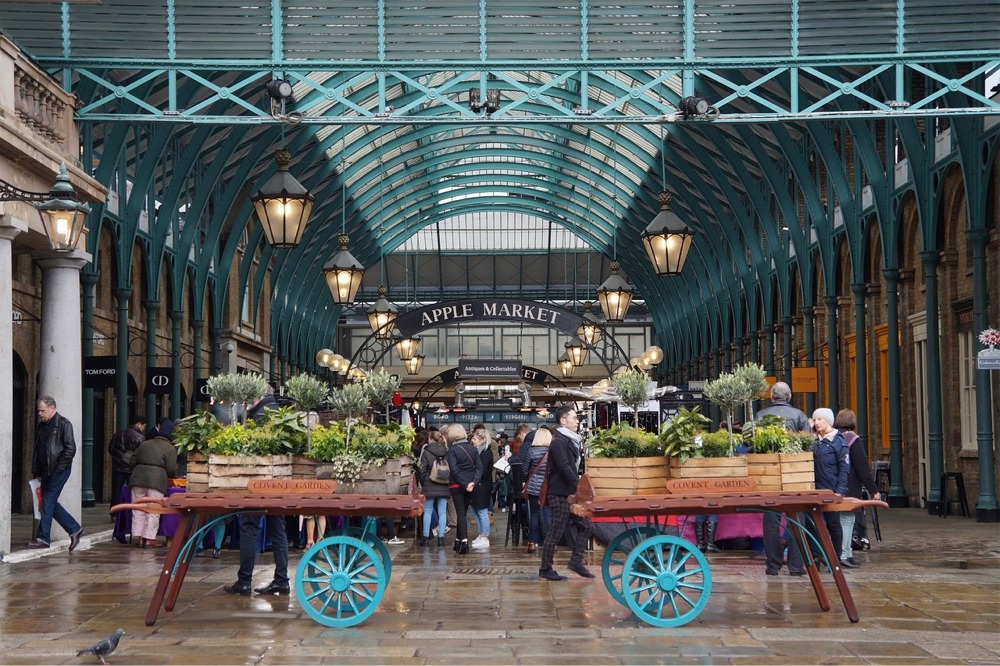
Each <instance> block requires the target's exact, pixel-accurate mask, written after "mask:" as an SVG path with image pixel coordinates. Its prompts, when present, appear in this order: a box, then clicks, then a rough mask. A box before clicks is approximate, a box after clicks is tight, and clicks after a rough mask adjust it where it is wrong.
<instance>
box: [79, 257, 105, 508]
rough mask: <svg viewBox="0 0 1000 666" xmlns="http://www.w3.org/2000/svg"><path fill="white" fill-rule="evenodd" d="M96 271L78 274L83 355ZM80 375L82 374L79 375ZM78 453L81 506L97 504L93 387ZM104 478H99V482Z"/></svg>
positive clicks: (90, 331) (89, 337)
mask: <svg viewBox="0 0 1000 666" xmlns="http://www.w3.org/2000/svg"><path fill="white" fill-rule="evenodd" d="M97 278H98V275H97V273H93V272H91V271H84V272H81V274H80V281H81V282H82V283H83V323H84V325H85V326H86V327H87V328H86V331H85V332H84V335H83V340H82V343H83V356H91V355H93V353H94V288H95V287H96V286H97ZM81 377H82V375H81ZM78 442H80V443H81V444H80V453H81V455H82V457H83V494H82V500H81V501H82V502H83V506H86V507H91V506H94V505H96V504H97V497H96V496H95V495H94V389H92V388H85V389H83V432H81V433H80V439H79V440H78ZM103 481H104V479H103V477H102V478H101V481H100V482H101V483H103Z"/></svg>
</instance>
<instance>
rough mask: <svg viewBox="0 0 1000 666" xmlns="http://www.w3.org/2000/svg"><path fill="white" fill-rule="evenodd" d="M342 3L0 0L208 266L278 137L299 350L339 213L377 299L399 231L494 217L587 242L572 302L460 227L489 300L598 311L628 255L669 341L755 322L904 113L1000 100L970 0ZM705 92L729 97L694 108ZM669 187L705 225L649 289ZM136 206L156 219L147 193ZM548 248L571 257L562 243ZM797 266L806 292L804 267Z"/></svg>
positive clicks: (16, 35)
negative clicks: (487, 267)
mask: <svg viewBox="0 0 1000 666" xmlns="http://www.w3.org/2000/svg"><path fill="white" fill-rule="evenodd" d="M329 5H330V6H328V7H320V6H316V3H309V4H303V3H298V2H295V1H293V0H272V2H269V3H260V4H257V5H252V6H251V5H248V4H247V3H245V2H242V1H236V0H214V1H212V2H202V1H200V0H187V1H183V0H166V1H165V2H164V0H156V1H149V0H129V1H126V0H102V1H101V2H99V3H95V4H89V3H45V2H23V3H18V2H4V3H3V4H2V5H0V30H2V31H3V32H4V34H7V35H8V36H10V37H11V38H12V39H13V40H14V41H15V42H16V43H17V44H18V45H19V46H20V47H21V48H23V49H24V50H25V52H26V53H28V54H29V55H30V56H31V57H33V58H34V59H35V60H36V61H38V62H39V63H41V64H42V65H43V66H45V67H47V68H49V70H50V71H51V72H52V73H53V75H55V76H57V77H61V78H62V80H63V81H64V82H65V83H66V84H67V85H68V86H69V87H70V88H71V89H72V90H73V91H74V92H75V93H76V94H77V95H78V96H79V98H80V100H81V107H80V109H78V111H77V119H78V121H79V122H80V123H82V124H83V126H84V127H85V128H86V130H87V131H86V132H85V136H86V137H87V139H88V141H89V142H90V143H89V145H88V146H85V151H92V155H89V153H88V154H87V155H85V157H92V160H93V163H94V165H95V172H96V173H97V174H98V176H99V178H103V179H104V180H105V182H112V180H113V179H114V178H116V177H117V178H121V177H122V175H121V170H120V169H119V167H120V166H122V165H124V168H125V171H126V172H127V179H128V180H129V181H130V182H131V183H132V184H133V186H134V187H133V192H144V191H147V189H148V188H150V187H152V188H153V191H154V193H155V194H154V196H155V199H156V200H157V202H158V205H159V206H160V208H159V210H160V213H159V215H158V218H162V220H158V221H157V223H155V224H154V225H153V226H152V228H151V230H150V234H151V235H156V234H157V233H161V234H167V233H169V234H172V237H171V240H170V242H171V243H172V246H173V247H174V248H176V249H178V251H179V252H180V254H181V255H182V256H183V253H184V251H187V252H188V256H189V257H190V267H191V271H192V272H193V273H194V275H195V278H194V279H195V280H202V281H203V282H204V281H205V280H207V279H208V278H207V275H208V273H209V268H210V267H211V266H215V267H216V268H218V266H220V265H227V263H228V261H231V258H232V256H234V254H233V253H234V251H235V249H236V247H237V245H238V242H237V240H235V239H237V238H239V237H241V236H243V234H244V232H246V233H247V235H248V240H249V242H250V243H251V244H261V245H262V246H264V241H263V239H262V235H261V231H260V227H259V225H258V224H256V223H255V222H254V221H253V219H252V207H251V205H250V202H249V196H250V195H251V194H252V193H253V192H254V191H256V188H257V187H259V186H260V184H261V183H263V182H264V181H265V180H266V179H267V178H268V176H269V175H270V174H271V173H273V170H274V163H273V161H272V159H271V156H272V155H273V154H274V152H275V150H276V149H278V148H279V147H282V146H286V147H288V148H289V149H290V150H291V152H292V154H293V162H292V165H291V172H292V173H293V175H294V176H295V177H296V178H297V179H298V180H299V181H300V182H301V183H303V184H304V185H305V186H306V187H308V188H309V189H310V191H311V192H312V193H313V194H314V195H315V197H316V206H315V210H314V212H313V216H312V221H311V222H310V223H309V225H308V228H307V229H306V232H305V235H304V239H303V242H302V244H301V245H300V246H299V247H297V248H295V249H292V250H273V249H272V248H269V247H266V246H264V258H265V260H266V261H270V262H272V263H271V265H272V267H273V269H274V271H273V278H272V281H273V286H274V290H273V303H272V311H273V322H274V326H275V329H276V331H275V332H276V334H277V335H276V336H275V337H276V338H277V339H281V340H284V341H286V344H291V345H294V344H298V345H303V344H305V345H311V344H313V343H314V342H318V341H320V336H321V335H325V333H323V332H324V331H326V330H329V327H330V325H331V324H332V323H333V322H335V321H336V318H337V317H338V316H339V315H340V311H339V309H337V308H334V307H331V300H330V296H329V293H328V291H327V287H326V285H325V283H324V281H323V280H322V278H321V268H322V266H323V264H324V263H326V262H327V260H328V259H329V258H330V256H331V255H332V254H333V253H334V252H335V251H336V238H337V236H338V234H339V233H340V232H341V230H342V229H343V230H344V231H346V232H347V233H348V234H349V235H350V237H351V244H350V249H351V251H352V253H353V254H354V255H355V256H356V257H357V258H358V259H359V260H360V261H361V263H362V264H363V265H365V266H366V267H369V269H370V270H369V272H368V275H367V276H366V285H367V286H366V294H365V299H366V300H368V301H369V302H370V301H372V300H374V290H375V286H376V285H377V284H378V283H379V282H382V281H383V280H385V281H386V282H387V283H388V284H389V286H390V289H392V290H394V291H395V292H397V293H398V292H399V291H403V290H405V291H407V292H409V290H410V289H411V288H412V290H413V291H412V293H413V296H414V300H416V299H417V298H418V296H417V293H418V286H419V285H418V284H417V282H416V281H415V280H416V278H415V272H416V267H417V265H418V263H419V258H420V257H419V255H420V253H419V252H417V253H413V252H403V250H404V249H405V243H406V242H407V240H408V239H410V238H411V237H413V236H414V234H417V233H419V232H421V230H431V231H434V232H436V230H437V229H439V228H440V227H439V226H438V225H448V224H453V223H455V221H456V220H458V221H463V220H464V221H466V223H470V222H469V221H471V220H477V219H478V220H482V219H483V218H482V217H477V216H481V215H482V214H484V213H495V214H496V213H499V214H507V215H510V216H511V217H510V220H512V221H511V222H509V224H510V225H512V228H516V225H517V224H518V223H517V220H518V219H521V220H524V219H533V220H537V221H538V222H539V223H547V224H552V225H556V226H557V227H562V228H565V229H567V230H569V231H570V232H571V233H572V234H573V235H574V236H577V237H579V238H580V239H581V240H582V241H583V243H584V245H585V247H583V248H574V249H573V252H572V254H573V263H572V267H573V269H572V270H573V271H574V275H572V276H571V277H572V291H571V290H570V284H569V277H566V278H565V279H560V276H559V270H558V268H555V269H553V266H552V265H549V264H548V263H546V265H545V267H544V269H542V268H540V267H539V266H540V264H539V262H527V263H526V262H525V261H524V258H523V257H524V254H525V253H519V252H517V251H516V250H511V249H505V250H497V249H496V248H495V247H489V246H477V243H480V242H484V241H480V240H478V239H476V238H475V237H474V236H476V235H475V234H469V246H468V247H467V252H466V261H467V264H466V265H467V266H471V265H474V264H476V263H477V259H476V257H481V256H482V255H494V256H497V255H504V254H510V255H514V256H516V257H518V259H517V261H508V262H505V266H502V267H500V268H499V269H494V272H493V273H492V274H490V277H487V278H486V279H487V280H488V279H492V280H493V281H494V287H495V288H496V289H498V290H499V289H500V287H501V286H505V287H509V288H511V289H512V290H513V289H515V288H516V289H521V291H520V292H519V293H518V294H516V295H525V294H533V295H529V296H527V297H529V298H534V297H537V292H538V285H537V282H539V281H541V280H546V281H547V285H546V296H547V297H549V298H552V299H556V298H561V299H563V300H580V301H583V300H590V299H592V298H593V289H594V287H595V286H596V285H597V284H599V283H600V282H601V281H603V279H604V278H605V277H607V274H608V267H607V264H608V260H609V259H610V258H612V257H617V258H618V259H619V260H620V261H621V263H622V266H623V269H624V273H625V274H626V275H627V276H628V278H629V280H630V281H631V282H632V283H633V284H635V285H636V287H637V290H638V293H639V298H641V299H642V300H643V302H644V305H645V308H646V309H647V310H648V313H649V316H650V317H651V318H652V321H653V324H654V326H655V328H656V330H657V331H658V334H659V335H660V336H661V338H663V337H664V336H667V335H668V332H670V331H673V330H676V329H678V328H680V327H682V326H688V325H689V324H685V322H689V320H690V318H691V316H692V315H694V316H696V317H698V316H701V315H702V314H703V310H704V308H705V307H706V304H707V303H709V302H712V303H716V304H727V306H726V307H727V308H728V309H729V310H730V311H729V312H726V313H723V314H722V318H723V320H724V321H729V320H730V319H731V318H733V319H736V320H740V319H743V318H746V317H747V316H748V315H747V314H746V312H745V310H746V309H749V310H754V309H756V308H757V307H758V305H759V304H758V302H757V301H758V299H760V300H761V301H762V307H765V308H769V307H774V304H773V302H772V295H771V293H770V292H771V288H770V286H767V287H766V288H763V289H760V292H761V293H760V295H759V296H753V295H752V293H753V291H754V289H755V287H754V285H755V284H757V283H759V282H762V281H764V280H770V279H771V276H773V275H774V274H777V275H778V276H779V277H780V276H782V275H784V276H787V275H788V274H789V270H790V265H791V264H793V263H795V262H796V257H800V256H809V255H810V252H812V251H813V250H814V249H815V248H816V246H817V243H820V242H821V241H822V240H823V239H824V238H827V237H832V236H833V235H834V234H836V233H837V229H836V227H837V222H836V218H837V215H838V214H839V215H842V216H846V215H851V216H856V215H860V213H861V210H862V209H863V208H865V206H866V205H867V204H865V203H863V202H862V201H860V200H859V199H860V197H859V196H858V193H859V191H860V190H861V188H863V187H865V186H868V185H871V184H872V183H877V182H880V181H883V180H884V179H885V178H886V177H887V176H886V174H887V173H890V174H891V169H892V166H891V165H890V166H889V167H888V169H887V168H886V167H885V166H884V162H883V160H884V158H885V154H886V152H887V151H886V150H885V148H884V143H880V142H882V141H883V138H884V136H885V135H886V131H887V127H888V125H887V123H894V124H895V126H897V127H899V128H901V129H900V133H901V134H905V132H904V130H903V129H902V128H912V129H913V131H914V132H916V133H917V134H920V133H922V132H925V131H926V130H927V129H928V128H929V127H930V126H932V123H941V122H942V120H945V121H947V120H948V119H959V118H963V119H964V118H973V119H976V118H983V117H988V116H993V115H996V114H998V113H1000V104H998V103H997V102H996V101H994V100H993V99H991V98H990V96H989V95H988V93H987V92H986V90H985V81H986V80H987V78H988V76H989V75H990V74H992V73H994V72H995V71H996V70H997V68H998V66H1000V50H998V44H1000V22H998V21H997V20H996V19H997V18H998V17H1000V0H989V1H987V2H983V1H981V0H956V1H954V2H951V3H949V6H948V12H947V13H948V22H947V23H946V24H945V23H942V22H941V20H940V14H941V10H940V3H939V2H936V1H932V0H905V1H903V2H899V1H897V0H842V1H840V2H829V1H828V0H824V1H821V0H770V1H766V2H764V1H762V2H752V3H751V2H748V3H732V2H724V1H721V0H686V1H682V0H675V1H674V2H661V3H631V2H616V3H602V2H589V1H587V0H582V1H581V2H579V3H559V4H549V5H546V4H542V5H539V3H538V2H537V1H535V0H532V1H528V0H513V1H508V2H502V3H501V2H496V3H494V2H489V1H484V2H480V3H469V2H459V1H457V0H436V1H434V2H417V3H397V2H390V1H388V0H381V1H378V0H370V1H367V2H360V1H356V2H352V3H342V2H338V3H329ZM991 19H992V20H991ZM272 78H283V79H286V80H288V81H290V82H292V84H293V90H294V95H293V100H291V101H289V102H288V103H284V104H280V103H277V102H274V101H272V99H271V98H270V97H268V96H267V95H266V94H265V91H264V87H265V84H266V82H267V81H269V80H270V79H272ZM473 89H475V90H478V91H479V92H480V97H481V98H483V99H485V97H486V93H487V91H488V90H496V91H498V92H499V108H498V109H497V110H495V111H494V112H492V113H486V112H484V111H482V110H478V111H477V110H474V109H472V108H470V104H469V95H470V90H473ZM689 95H695V96H699V97H703V98H705V99H706V100H708V102H709V103H710V104H711V105H712V106H713V107H714V109H713V112H712V113H711V114H709V115H708V116H699V117H691V116H685V115H684V114H681V113H679V112H678V106H679V104H680V100H681V99H682V98H683V97H686V96H689ZM716 111H717V112H716ZM931 119H933V120H931ZM984 127H985V125H984ZM931 143H932V142H931ZM912 148H913V146H912V145H911V146H910V149H911V150H912ZM662 190H665V191H667V192H670V193H672V194H673V195H674V198H673V202H672V204H671V208H672V209H673V210H674V211H675V212H676V213H677V214H678V215H679V216H680V217H681V219H682V220H684V221H685V222H686V223H687V224H688V225H689V226H690V227H692V228H693V229H695V230H696V231H697V232H698V235H697V237H696V240H695V243H694V249H693V251H692V253H691V255H690V257H689V262H688V266H687V268H685V271H684V274H683V275H682V276H680V277H678V278H670V279H664V278H658V277H657V276H656V275H655V274H654V273H653V271H652V269H651V267H650V266H649V264H648V261H647V259H646V258H645V255H644V252H643V249H642V245H641V242H640V240H639V235H640V234H641V232H642V230H643V229H644V227H645V226H646V225H647V224H648V222H649V221H650V220H651V219H652V218H653V217H654V216H655V214H656V212H657V210H658V208H659V204H658V203H657V195H658V193H659V192H661V191H662ZM129 205H130V206H131V208H130V209H128V210H130V211H131V214H133V215H134V216H135V218H137V217H138V211H139V210H141V209H142V207H143V201H142V197H141V196H139V197H135V196H133V197H131V198H130V201H129ZM119 216H120V217H122V218H124V222H125V224H126V225H129V224H132V225H133V226H135V222H129V220H130V219H132V218H130V213H128V212H125V213H124V214H122V212H121V209H120V211H119ZM191 222H195V224H193V225H192V224H191ZM497 224H503V223H502V222H497ZM459 226H460V227H461V226H462V225H461V224H459ZM135 233H139V230H138V229H136V230H135ZM140 235H141V234H140ZM91 242H93V243H96V241H95V240H94V239H91ZM153 242H154V244H155V243H156V242H157V241H155V239H154V241H153ZM160 243H161V245H165V243H163V241H160ZM531 253H543V254H548V255H550V258H556V259H557V258H558V256H559V254H560V253H562V254H563V255H564V257H565V258H568V257H569V255H570V254H571V253H570V252H569V250H568V249H567V247H566V245H565V243H560V244H551V245H549V246H545V245H544V244H542V245H541V246H536V247H532V248H529V249H528V250H527V251H526V254H529V255H530V254H531ZM384 256H385V257H387V260H386V262H385V264H384V267H380V266H379V263H378V262H379V261H380V260H381V259H382V258H383V257H384ZM423 258H424V262H426V260H427V259H428V257H427V256H426V253H425V254H424V257H423ZM126 260H127V258H126ZM438 260H439V261H440V257H439V258H438ZM501 263H504V262H501ZM536 264H537V265H536ZM584 264H585V265H586V266H587V275H586V276H584V275H582V271H581V266H583V265H584ZM591 267H593V268H594V270H593V272H591V271H590V268H591ZM436 268H437V271H438V272H440V270H441V268H440V264H439V265H438V266H437V267H436ZM797 270H798V271H799V273H800V274H801V273H804V274H805V275H804V278H803V277H801V276H800V279H803V281H804V282H805V284H804V285H803V288H804V289H805V288H808V286H809V285H810V284H811V278H810V275H809V274H810V273H811V271H812V267H811V265H809V264H808V262H807V264H806V265H800V266H798V268H797ZM243 271H244V274H246V275H249V271H248V266H244V267H243ZM435 272H436V271H435V267H426V270H425V271H424V276H425V278H426V279H427V280H433V279H434V274H435ZM124 274H125V275H127V274H128V272H127V271H125V272H124ZM177 274H178V275H179V276H186V272H185V271H184V270H180V271H178V272H177ZM527 274H530V275H531V276H532V277H531V281H532V282H534V283H535V284H532V285H528V286H525V284H524V276H525V275H527ZM563 275H564V276H566V275H568V270H567V268H566V267H565V265H564V266H563ZM383 276H384V277H383ZM584 278H586V280H585V281H584ZM181 279H183V278H181ZM785 282H787V280H786V281H785ZM553 283H558V284H559V285H560V286H561V290H556V291H561V294H560V295H555V294H553V293H552V292H551V291H548V286H549V285H551V284H553ZM767 284H768V285H770V282H768V283H767ZM514 285H519V286H518V287H514ZM439 286H440V287H441V288H442V289H443V288H444V285H439ZM259 287H260V285H259V284H257V285H255V289H256V288H259ZM464 288H465V289H466V290H469V289H470V288H471V287H470V285H468V284H466V285H465V287H464ZM487 288H488V285H487ZM533 289H534V292H533V291H532V290H533ZM457 290H459V287H457V286H455V287H454V288H452V287H449V293H448V294H445V293H444V292H442V293H441V294H440V295H439V297H442V298H443V297H455V296H457V295H458V291H457ZM741 291H743V292H749V294H750V295H747V296H744V297H743V298H744V302H743V303H742V304H741V303H740V302H739V301H740V297H739V296H737V294H738V293H739V292H741ZM578 294H585V295H581V296H578ZM512 295H513V294H512ZM784 297H787V294H785V295H784ZM317 313H322V315H321V316H317ZM733 325H738V324H736V323H734V324H733ZM296 339H297V340H296Z"/></svg>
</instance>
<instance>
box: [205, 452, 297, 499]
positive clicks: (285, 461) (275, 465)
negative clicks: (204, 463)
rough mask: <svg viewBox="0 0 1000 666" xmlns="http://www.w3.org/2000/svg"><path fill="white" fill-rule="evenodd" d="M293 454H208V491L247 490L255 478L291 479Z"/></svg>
mask: <svg viewBox="0 0 1000 666" xmlns="http://www.w3.org/2000/svg"><path fill="white" fill-rule="evenodd" d="M291 478H292V457H291V456H277V455H271V456H221V455H217V454H214V453H213V454H211V455H209V456H208V492H210V493H213V492H246V489H247V483H249V482H250V481H251V480H253V479H289V480H290V479H291Z"/></svg>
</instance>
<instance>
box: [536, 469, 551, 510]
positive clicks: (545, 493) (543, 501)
mask: <svg viewBox="0 0 1000 666" xmlns="http://www.w3.org/2000/svg"><path fill="white" fill-rule="evenodd" d="M545 471H546V472H548V470H545ZM538 504H539V505H540V506H548V505H549V475H548V474H546V475H545V478H544V479H542V489H541V490H540V491H539V492H538Z"/></svg>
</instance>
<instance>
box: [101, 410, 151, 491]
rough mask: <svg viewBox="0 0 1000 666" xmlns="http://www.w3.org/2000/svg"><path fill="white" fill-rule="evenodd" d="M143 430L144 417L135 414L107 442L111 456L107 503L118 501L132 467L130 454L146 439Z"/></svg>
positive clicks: (144, 428)
mask: <svg viewBox="0 0 1000 666" xmlns="http://www.w3.org/2000/svg"><path fill="white" fill-rule="evenodd" d="M145 432H146V419H145V418H144V417H142V416H137V417H135V418H134V419H132V425H130V426H129V427H127V428H125V429H124V430H119V431H118V432H116V433H115V434H114V435H113V436H112V437H111V441H110V442H108V454H109V455H110V456H111V497H110V501H109V502H108V503H109V504H110V505H111V506H114V505H115V504H118V503H119V501H120V498H121V493H122V486H124V485H125V482H126V481H127V480H128V475H129V472H130V471H131V469H132V454H133V453H135V450H136V449H137V448H139V445H140V444H142V443H143V442H144V441H146V435H145V434H144V433H145Z"/></svg>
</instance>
